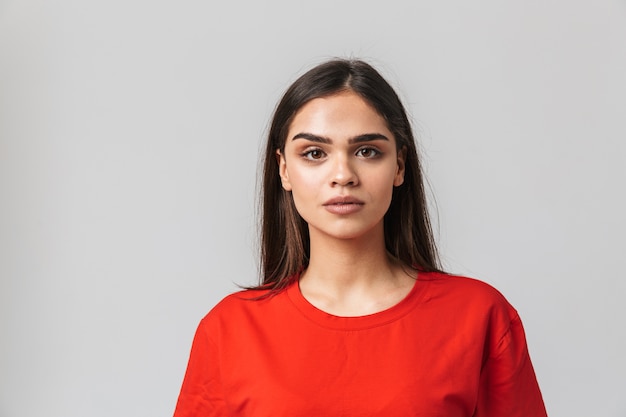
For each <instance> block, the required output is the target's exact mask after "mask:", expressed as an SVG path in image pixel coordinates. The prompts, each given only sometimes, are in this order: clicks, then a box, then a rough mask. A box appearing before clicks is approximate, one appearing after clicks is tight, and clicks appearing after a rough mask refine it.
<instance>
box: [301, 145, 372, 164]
mask: <svg viewBox="0 0 626 417" xmlns="http://www.w3.org/2000/svg"><path fill="white" fill-rule="evenodd" d="M382 154H383V153H382V152H381V151H380V150H379V149H377V148H375V147H372V146H363V147H360V148H359V149H357V150H356V151H355V152H354V155H355V156H356V157H358V158H363V159H375V158H378V157H380V156H382ZM300 156H301V157H302V158H304V159H305V160H307V161H320V160H322V159H324V158H326V156H327V154H326V152H325V151H324V150H323V149H321V148H307V149H305V150H304V151H302V152H301V153H300Z"/></svg>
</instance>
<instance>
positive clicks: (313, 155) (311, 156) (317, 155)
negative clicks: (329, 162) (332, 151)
mask: <svg viewBox="0 0 626 417" xmlns="http://www.w3.org/2000/svg"><path fill="white" fill-rule="evenodd" d="M302 156H303V157H304V159H308V160H310V161H316V160H318V159H322V158H323V157H324V152H323V151H322V150H321V149H309V150H307V151H304V152H303V153H302Z"/></svg>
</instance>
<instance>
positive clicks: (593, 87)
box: [0, 0, 626, 417]
mask: <svg viewBox="0 0 626 417" xmlns="http://www.w3.org/2000/svg"><path fill="white" fill-rule="evenodd" d="M333 56H341V57H360V58H364V59H366V60H368V61H369V62H371V63H372V64H374V65H375V66H376V67H377V68H378V69H379V70H380V71H381V72H382V73H383V74H384V75H385V76H386V77H387V78H388V79H389V81H390V82H391V83H392V84H393V85H394V86H395V87H396V88H397V89H398V91H399V93H400V94H401V96H402V98H403V100H404V101H405V104H406V106H407V108H408V110H409V112H410V114H411V117H412V120H413V122H414V125H415V129H416V132H417V134H418V137H419V146H420V149H421V152H422V157H423V160H424V163H425V166H426V171H427V175H428V178H429V185H430V190H431V194H432V197H433V199H432V200H431V205H432V208H433V215H434V216H435V222H436V224H437V236H438V241H439V243H440V246H441V250H442V254H443V259H444V262H445V266H446V268H447V270H449V271H450V272H454V273H460V274H465V275H470V276H474V277H478V278H480V279H482V280H484V281H487V282H489V283H491V284H492V285H494V286H496V287H497V288H498V289H499V290H500V291H501V292H503V293H504V294H505V295H506V296H507V298H508V299H509V300H510V301H511V303H512V304H513V305H514V306H515V307H516V308H517V309H518V310H519V312H520V314H521V317H522V319H523V321H524V324H525V327H526V331H527V335H528V343H529V348H530V352H531V356H532V359H533V361H534V365H535V369H536V372H537V376H538V379H539V383H540V385H541V388H542V390H543V394H544V397H545V402H546V405H547V408H548V412H549V415H550V416H552V417H591V416H593V417H604V416H606V417H624V416H626V397H625V396H624V392H625V389H626V380H625V375H626V355H625V354H624V353H625V352H626V331H625V328H626V326H625V325H624V319H625V318H626V303H624V297H625V296H626V279H625V277H624V272H623V271H624V267H623V262H624V260H625V258H626V256H625V255H624V252H625V249H626V247H625V245H624V239H625V236H626V222H625V220H624V216H625V213H626V201H625V192H624V189H625V188H626V186H625V183H626V168H625V165H626V145H625V142H626V2H625V1H624V0H593V1H582V0H573V1H572V0H570V1H565V0H541V1H535V0H530V1H506V2H504V1H496V0H478V1H473V2H467V1H461V0H445V1H434V0H432V1H422V0H411V1H409V0H403V1H396V0H390V1H385V2H374V1H356V0H348V1H338V0H317V1H308V2H299V1H287V0H269V1H241V2H231V3H222V2H210V1H195V0H182V1H158V0H157V1H147V0H124V1H120V0H113V1H85V0H58V1H54V2H50V1H43V0H20V1H18V0H3V1H0V279H1V281H0V417H39V416H46V417H84V416H89V417H100V416H102V417H104V416H107V417H109V416H129V417H142V416H146V417H157V416H170V415H171V414H172V412H173V409H174V405H175V402H176V398H177V395H178V390H179V388H180V383H181V380H182V377H183V374H184V370H185V367H186V361H187V356H188V353H189V348H190V344H191V340H192V337H193V333H194V331H195V327H196V325H197V323H198V321H199V320H200V318H201V317H202V316H203V315H204V314H206V313H207V312H208V310H209V309H210V308H211V307H212V306H213V305H214V304H215V303H216V302H217V301H218V300H219V299H221V298H222V297H223V296H224V295H226V294H227V293H229V292H231V291H234V290H236V289H237V284H243V285H250V284H254V283H256V282H257V275H258V274H257V261H256V252H257V247H256V233H257V232H256V223H255V222H256V221H255V207H256V202H255V201H256V200H255V189H256V188H255V187H256V177H257V162H258V159H259V157H258V153H259V150H260V149H261V147H262V142H263V138H264V134H265V132H266V130H267V124H268V120H269V119H270V117H271V114H272V111H273V108H274V105H275V103H276V101H277V100H278V99H279V97H280V95H281V94H282V92H283V91H284V89H285V88H286V87H287V86H288V85H289V83H291V82H292V81H293V80H295V78H296V77H297V76H298V75H300V74H301V73H302V72H303V71H305V70H306V69H308V68H310V67H311V66H313V65H315V64H317V63H319V62H321V61H323V60H325V59H327V58H330V57H333Z"/></svg>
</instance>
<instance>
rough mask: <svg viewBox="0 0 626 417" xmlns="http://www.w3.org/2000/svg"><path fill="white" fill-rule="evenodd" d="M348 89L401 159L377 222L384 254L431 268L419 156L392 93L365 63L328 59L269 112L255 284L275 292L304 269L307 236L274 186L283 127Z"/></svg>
mask: <svg viewBox="0 0 626 417" xmlns="http://www.w3.org/2000/svg"><path fill="white" fill-rule="evenodd" d="M345 91H351V92H354V93H356V94H358V95H359V96H360V97H361V98H362V99H363V100H365V101H366V102H367V103H368V104H369V105H370V106H372V107H373V108H374V109H375V111H376V112H377V113H378V114H379V115H380V116H382V118H383V119H384V120H385V122H386V124H387V127H388V129H389V131H390V132H391V133H392V134H393V136H394V138H395V142H396V150H397V151H400V150H403V152H405V153H406V158H405V175H404V182H403V184H402V185H401V186H399V187H395V188H394V190H393V196H392V201H391V205H390V207H389V209H388V211H387V213H386V214H385V218H384V234H385V245H386V247H387V250H388V251H389V252H390V253H391V254H392V255H393V256H395V257H397V258H398V259H400V260H401V261H402V262H404V263H405V264H408V265H412V266H414V267H416V268H417V269H421V270H425V271H432V270H439V262H438V258H437V254H436V249H435V245H434V241H433V236H432V231H431V227H430V222H429V220H428V212H427V209H426V203H425V195H424V194H425V193H424V186H423V179H422V173H421V167H420V164H419V158H418V155H417V150H416V146H415V142H414V138H413V133H412V129H411V125H410V123H409V120H408V118H407V115H406V111H405V109H404V106H403V105H402V103H401V102H400V99H399V98H398V96H397V94H396V93H395V91H394V90H393V88H392V87H391V86H390V85H389V84H388V83H387V81H385V79H384V78H383V77H382V76H381V75H380V74H379V73H378V72H377V71H376V70H375V69H374V68H373V67H371V66H370V65H369V64H367V63H365V62H363V61H359V60H342V59H337V60H332V61H329V62H326V63H323V64H321V65H318V66H316V67H314V68H313V69H311V70H309V71H308V72H306V73H305V74H304V75H302V76H301V77H300V78H298V79H297V80H296V81H295V82H294V83H293V84H292V85H291V86H290V87H289V88H288V89H287V91H286V92H285V94H284V95H283V97H282V99H281V101H280V102H279V104H278V106H277V107H276V110H275V113H274V117H273V119H272V123H271V125H270V131H269V135H268V140H267V145H266V149H265V160H264V173H263V183H262V189H261V192H262V196H261V198H262V207H261V209H262V213H261V222H262V224H261V262H262V273H263V284H266V285H269V286H271V287H273V288H275V289H280V288H283V287H284V286H286V285H287V284H288V283H289V282H288V278H289V277H290V276H292V275H293V274H295V273H296V272H298V271H299V270H301V269H302V268H304V267H306V266H307V264H308V257H309V234H308V227H307V224H306V222H305V221H304V220H303V219H302V218H301V217H300V215H299V214H298V212H297V211H296V208H295V205H294V202H293V198H292V196H291V194H290V193H289V192H288V191H285V190H284V189H283V187H282V184H281V179H280V175H279V165H278V163H277V159H276V153H277V151H279V152H284V150H285V143H286V139H287V133H288V131H289V128H290V126H291V123H292V121H293V119H294V117H295V115H296V114H297V112H298V110H300V109H301V108H302V107H303V106H304V105H305V104H307V103H309V102H310V101H311V100H314V99H317V98H322V97H328V96H332V95H335V94H338V93H341V92H345Z"/></svg>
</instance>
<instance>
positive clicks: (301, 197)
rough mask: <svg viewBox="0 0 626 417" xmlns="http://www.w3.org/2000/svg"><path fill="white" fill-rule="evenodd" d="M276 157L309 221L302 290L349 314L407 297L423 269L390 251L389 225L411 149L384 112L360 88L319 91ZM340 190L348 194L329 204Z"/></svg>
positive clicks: (365, 312) (321, 303)
mask: <svg viewBox="0 0 626 417" xmlns="http://www.w3.org/2000/svg"><path fill="white" fill-rule="evenodd" d="M277 158H278V162H279V166H280V173H281V181H282V184H283V188H285V190H287V191H290V192H292V196H293V198H294V202H295V204H296V208H297V209H298V212H299V213H300V215H301V216H302V217H303V218H304V219H305V220H306V221H307V223H308V225H309V234H310V242H311V252H310V261H309V266H308V268H307V269H306V270H305V271H304V272H303V273H302V275H301V278H300V290H301V292H302V294H303V296H304V297H305V298H306V299H307V300H308V301H309V302H310V303H311V304H312V305H314V306H315V307H317V308H319V309H320V310H323V311H325V312H327V313H329V314H333V315H337V316H348V317H349V316H363V315H368V314H373V313H376V312H379V311H382V310H385V309H388V308H390V307H392V306H393V305H395V304H397V303H398V302H400V301H401V300H402V299H403V298H404V297H406V295H407V294H408V293H409V292H410V291H411V289H412V288H413V286H414V284H415V278H416V276H417V272H416V271H414V270H412V269H411V268H407V267H406V266H404V265H401V264H400V263H399V262H398V261H397V260H396V259H394V258H393V257H391V256H390V255H389V254H388V252H387V251H386V248H385V243H384V229H383V227H384V226H383V216H384V214H385V213H386V211H387V209H388V208H389V204H390V202H391V195H392V191H393V187H397V186H400V185H401V184H402V182H403V181H404V159H405V156H404V150H400V151H398V150H397V147H396V143H395V138H394V137H393V134H392V133H391V132H390V131H389V129H388V128H387V124H386V121H385V120H384V118H383V117H382V116H380V115H379V114H378V113H377V112H376V110H375V109H373V108H372V107H371V106H370V105H369V104H368V103H367V102H365V101H364V100H363V99H362V98H361V97H360V96H358V95H357V94H355V93H354V92H342V93H339V94H335V95H332V96H329V97H324V98H318V99H314V100H312V101H311V102H309V103H307V104H305V105H304V106H303V107H302V108H301V109H300V110H299V111H298V113H297V114H296V116H295V117H294V120H293V122H292V124H291V126H290V129H289V132H288V135H287V141H286V145H285V150H284V153H281V152H280V151H277ZM337 198H339V199H344V198H345V199H348V200H349V201H348V202H347V203H346V204H343V202H340V203H335V204H329V201H335V200H333V199H337Z"/></svg>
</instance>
